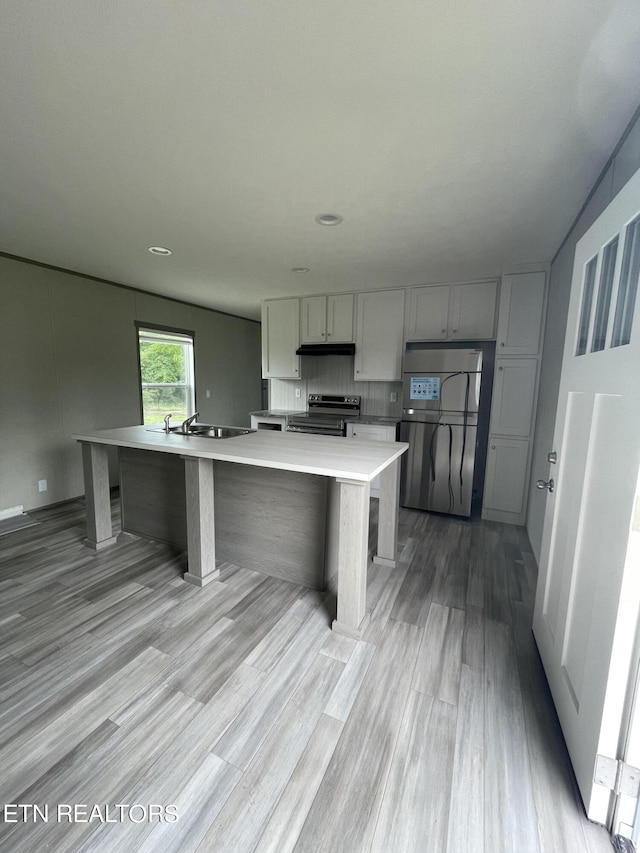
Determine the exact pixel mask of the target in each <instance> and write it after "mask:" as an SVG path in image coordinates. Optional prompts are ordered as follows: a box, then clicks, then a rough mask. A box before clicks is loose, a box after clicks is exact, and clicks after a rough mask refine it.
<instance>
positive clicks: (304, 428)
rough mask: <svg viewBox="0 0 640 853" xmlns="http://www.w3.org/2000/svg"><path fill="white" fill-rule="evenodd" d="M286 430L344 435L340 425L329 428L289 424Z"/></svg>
mask: <svg viewBox="0 0 640 853" xmlns="http://www.w3.org/2000/svg"><path fill="white" fill-rule="evenodd" d="M286 431H287V432H302V433H306V434H307V435H336V436H338V437H339V438H343V437H344V430H343V429H340V427H336V429H329V428H328V427H317V428H316V429H314V428H313V427H310V426H296V425H295V424H289V425H288V426H287V429H286Z"/></svg>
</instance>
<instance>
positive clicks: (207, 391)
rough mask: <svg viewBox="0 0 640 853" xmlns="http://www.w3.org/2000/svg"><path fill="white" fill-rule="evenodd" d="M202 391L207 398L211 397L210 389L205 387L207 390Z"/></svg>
mask: <svg viewBox="0 0 640 853" xmlns="http://www.w3.org/2000/svg"><path fill="white" fill-rule="evenodd" d="M204 393H205V396H206V398H207V400H208V399H209V398H210V397H211V391H209V389H208V388H207V390H206V391H205V392H204Z"/></svg>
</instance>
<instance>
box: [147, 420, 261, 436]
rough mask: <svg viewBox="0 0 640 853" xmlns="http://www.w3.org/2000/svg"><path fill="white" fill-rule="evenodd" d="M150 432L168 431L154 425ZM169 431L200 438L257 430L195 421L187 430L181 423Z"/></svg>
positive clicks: (245, 433)
mask: <svg viewBox="0 0 640 853" xmlns="http://www.w3.org/2000/svg"><path fill="white" fill-rule="evenodd" d="M149 432H166V430H165V429H164V427H154V428H153V429H150V430H149ZM169 432H170V433H173V434H174V435H195V436H198V437H200V438H235V437H236V436H238V435H248V434H249V433H250V432H255V429H245V428H244V427H229V426H214V425H213V424H199V423H194V424H191V426H189V427H188V429H187V430H186V431H185V430H183V428H182V425H180V426H174V427H170V428H169Z"/></svg>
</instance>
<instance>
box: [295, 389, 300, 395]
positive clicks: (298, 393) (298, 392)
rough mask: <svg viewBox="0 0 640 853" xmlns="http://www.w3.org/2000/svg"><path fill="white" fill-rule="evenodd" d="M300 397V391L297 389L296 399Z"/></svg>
mask: <svg viewBox="0 0 640 853" xmlns="http://www.w3.org/2000/svg"><path fill="white" fill-rule="evenodd" d="M299 396H300V389H299V388H296V397H299Z"/></svg>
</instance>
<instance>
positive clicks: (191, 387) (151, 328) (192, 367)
mask: <svg viewBox="0 0 640 853" xmlns="http://www.w3.org/2000/svg"><path fill="white" fill-rule="evenodd" d="M134 326H135V331H136V359H137V365H138V393H139V404H140V423H141V424H142V425H143V426H144V399H143V391H144V388H145V387H150V386H152V385H153V384H154V383H147V384H146V385H144V386H143V382H142V364H141V361H140V340H141V337H140V335H141V332H142V333H144V332H145V331H148V332H153V333H156V334H158V333H163V332H164V333H166V334H167V335H181V336H183V337H185V338H189V339H190V341H191V364H188V365H187V373H191V376H190V379H191V381H190V382H185V384H184V385H181V384H179V383H168V384H163V385H162V387H171V388H174V387H175V388H185V387H186V388H187V408H188V409H189V414H192V413H193V412H196V411H197V395H196V335H195V332H194V331H193V329H181V328H178V327H177V326H167V325H165V324H162V323H146V322H143V321H142V320H135V321H134ZM187 343H188V342H187V341H185V344H187ZM158 387H160V386H158Z"/></svg>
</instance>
